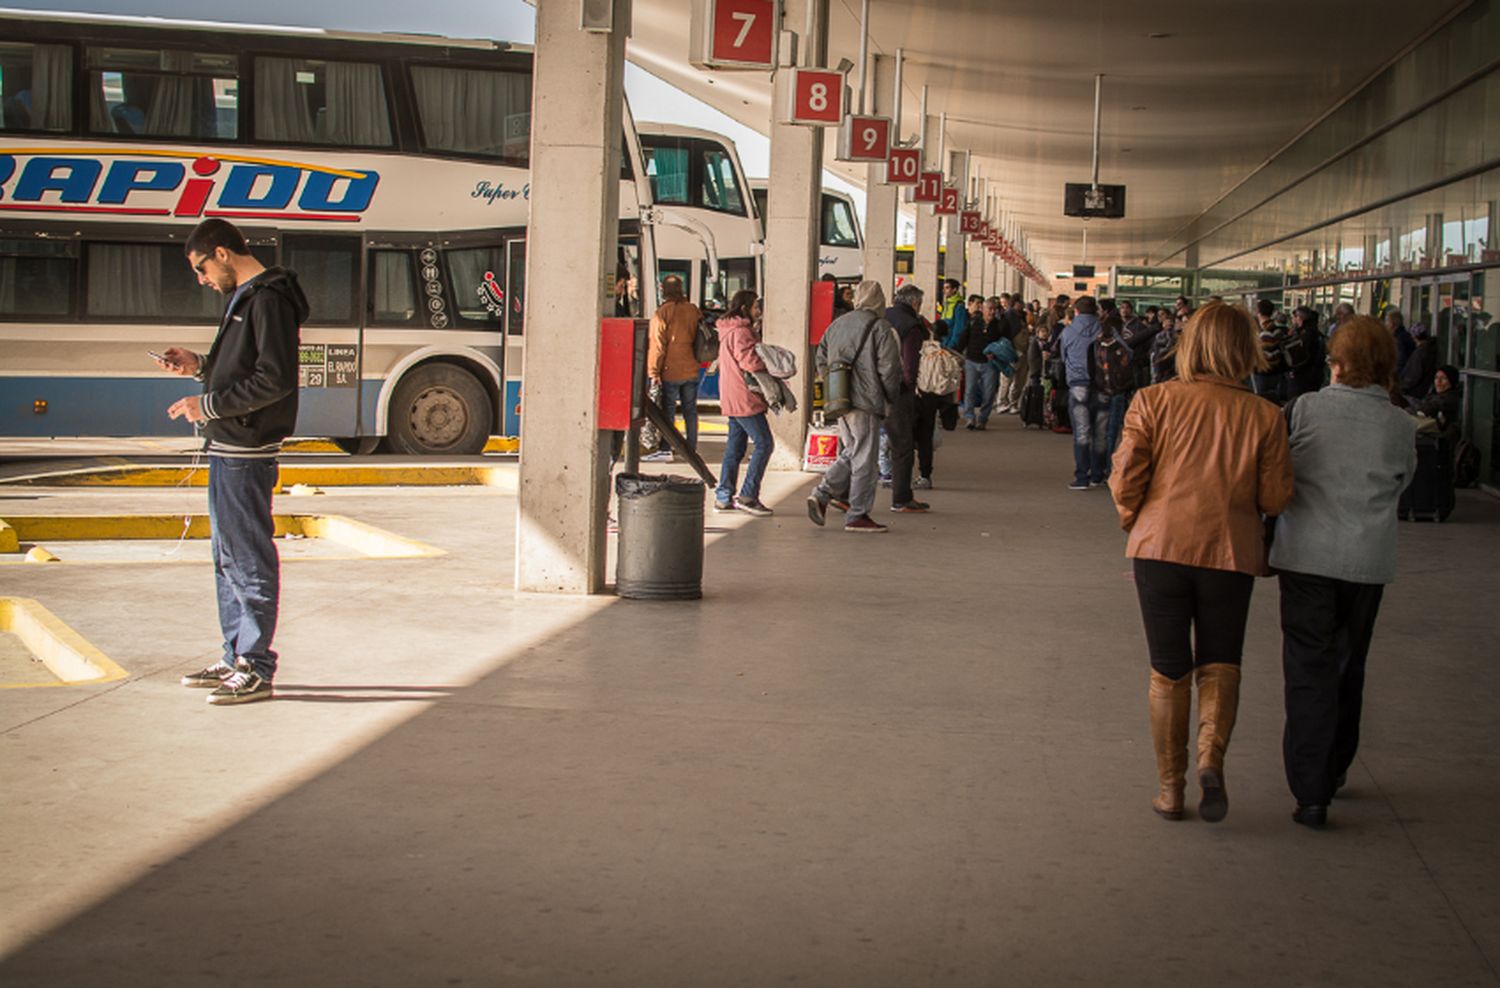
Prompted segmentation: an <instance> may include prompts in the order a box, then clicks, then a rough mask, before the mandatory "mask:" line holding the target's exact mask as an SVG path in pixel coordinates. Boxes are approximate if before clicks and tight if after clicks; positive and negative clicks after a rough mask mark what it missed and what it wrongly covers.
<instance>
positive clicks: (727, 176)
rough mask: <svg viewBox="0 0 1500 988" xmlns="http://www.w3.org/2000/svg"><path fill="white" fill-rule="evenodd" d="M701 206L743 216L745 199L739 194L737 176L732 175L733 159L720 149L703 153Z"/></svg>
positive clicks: (713, 148)
mask: <svg viewBox="0 0 1500 988" xmlns="http://www.w3.org/2000/svg"><path fill="white" fill-rule="evenodd" d="M701 199H702V205H704V206H707V207H708V208H709V209H716V210H718V211H719V212H723V213H734V214H735V215H737V216H743V215H745V199H744V196H742V195H741V194H740V183H739V178H738V176H736V175H735V173H734V159H733V158H731V157H730V156H729V154H728V153H727V152H725V151H724V150H723V149H722V148H715V147H710V148H706V149H705V150H704V151H703V190H702V195H701Z"/></svg>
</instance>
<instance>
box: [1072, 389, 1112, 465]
mask: <svg viewBox="0 0 1500 988" xmlns="http://www.w3.org/2000/svg"><path fill="white" fill-rule="evenodd" d="M1068 419H1069V420H1070V421H1071V422H1072V423H1073V480H1074V482H1076V483H1079V484H1087V483H1090V482H1092V483H1096V484H1098V483H1103V482H1104V477H1105V475H1106V474H1107V473H1108V472H1109V450H1108V448H1107V447H1106V446H1105V434H1106V433H1107V432H1108V430H1109V398H1108V397H1107V396H1105V395H1101V394H1095V393H1094V391H1093V389H1092V388H1090V387H1089V386H1088V385H1087V384H1070V385H1069V386H1068Z"/></svg>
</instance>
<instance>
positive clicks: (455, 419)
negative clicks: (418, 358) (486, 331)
mask: <svg viewBox="0 0 1500 988" xmlns="http://www.w3.org/2000/svg"><path fill="white" fill-rule="evenodd" d="M490 405H491V402H490V396H489V392H487V391H486V390H485V389H484V385H482V384H480V383H479V382H478V381H477V380H475V379H474V375H472V374H470V373H469V372H468V371H466V370H464V369H462V368H460V367H454V366H453V365H451V364H426V365H424V366H422V367H418V368H416V369H415V370H413V371H412V372H411V373H409V374H407V375H406V376H405V377H403V378H402V379H401V383H399V384H397V385H396V390H395V392H394V393H393V394H392V395H391V407H390V413H389V415H388V416H387V432H388V435H387V436H386V444H387V445H388V446H389V447H390V448H391V450H392V451H393V452H396V453H407V454H410V455H414V456H433V455H439V454H446V455H451V456H470V455H473V454H475V453H482V452H484V444H485V443H486V442H488V441H489V438H490V423H491V421H492V420H493V418H494V416H493V413H492V411H491V408H490Z"/></svg>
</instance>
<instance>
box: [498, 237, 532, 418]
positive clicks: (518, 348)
mask: <svg viewBox="0 0 1500 988" xmlns="http://www.w3.org/2000/svg"><path fill="white" fill-rule="evenodd" d="M504 325H505V356H504V362H503V363H502V364H501V367H502V369H503V370H504V372H505V394H504V395H502V396H501V400H502V404H501V411H502V415H501V417H500V429H501V432H502V433H503V434H504V435H507V436H519V435H520V434H521V358H522V355H523V352H524V350H525V345H526V337H525V335H524V334H523V330H524V329H525V326H526V238H525V237H512V238H511V239H509V240H507V241H506V242H505V320H504Z"/></svg>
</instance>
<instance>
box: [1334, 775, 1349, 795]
mask: <svg viewBox="0 0 1500 988" xmlns="http://www.w3.org/2000/svg"><path fill="white" fill-rule="evenodd" d="M1348 784H1349V773H1348V772H1340V773H1339V777H1338V778H1337V779H1334V780H1333V795H1334V796H1335V797H1337V796H1338V794H1339V790H1340V789H1342V788H1344V787H1345V786H1347V785H1348Z"/></svg>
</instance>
